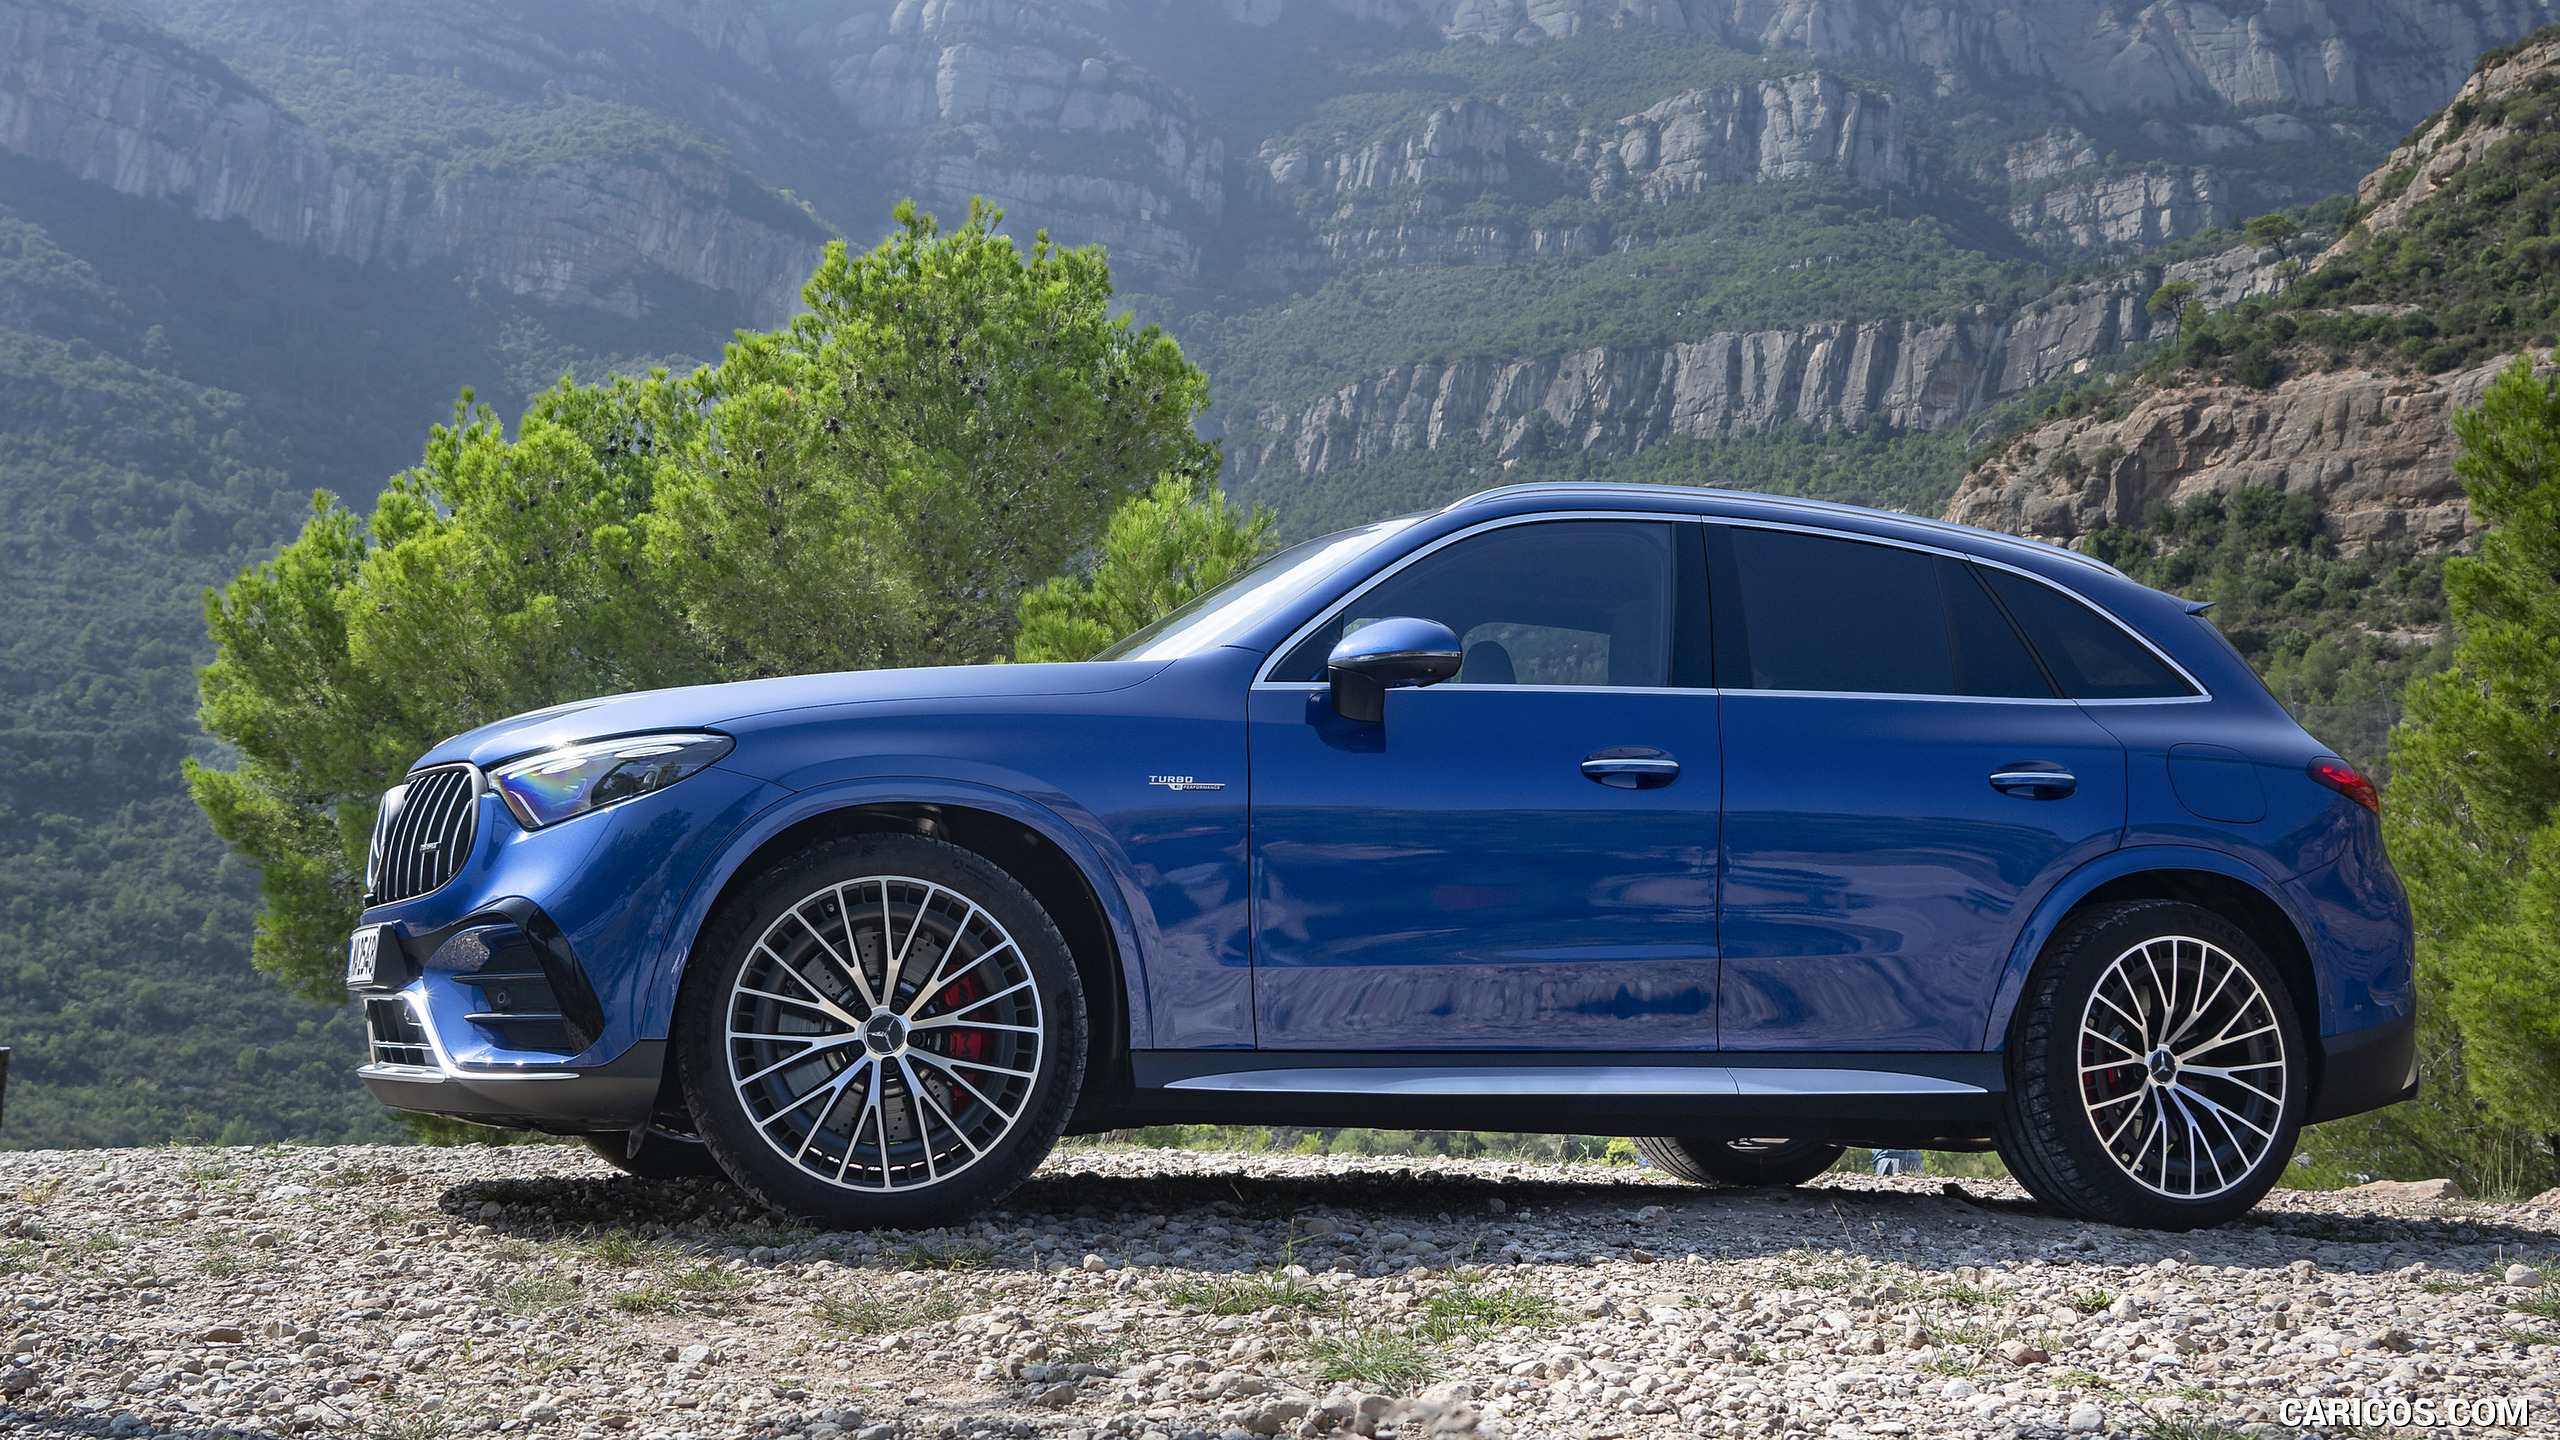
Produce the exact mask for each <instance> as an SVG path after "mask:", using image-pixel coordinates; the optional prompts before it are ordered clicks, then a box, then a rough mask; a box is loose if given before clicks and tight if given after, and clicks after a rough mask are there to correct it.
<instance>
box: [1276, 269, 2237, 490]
mask: <svg viewBox="0 0 2560 1440" xmlns="http://www.w3.org/2000/svg"><path fill="white" fill-rule="evenodd" d="M2172 279H2176V280H2187V281H2191V282H2193V283H2194V284H2195V285H2196V286H2197V298H2198V300H2199V301H2200V302H2201V303H2203V304H2204V305H2206V306H2207V307H2208V308H2210V309H2220V308H2222V307H2224V306H2228V305H2233V304H2237V303H2239V302H2240V301H2241V300H2244V299H2247V298H2248V297H2250V296H2252V295H2263V294H2266V293H2267V292H2268V291H2269V290H2271V289H2272V288H2273V287H2274V286H2275V284H2276V283H2277V276H2276V271H2275V269H2274V267H2273V266H2268V265H2261V264H2260V263H2259V262H2258V252H2257V251H2256V250H2255V249H2254V248H2252V249H2242V250H2234V251H2229V252H2226V253H2223V254H2220V255H2213V256H2206V257H2202V258H2199V259H2195V260H2189V261H2182V262H2180V263H2178V264H2176V265H2172V266H2168V267H2164V268H2151V269H2133V270H2128V271H2124V272H2121V273H2119V274H2118V275H2117V276H2115V277H2114V278H2113V279H2111V280H2109V281H2107V282H2106V283H2103V284H2097V285H2088V286H2074V287H2070V288H2067V289H2064V290H2062V291H2059V292H2057V293H2056V294H2054V295H2052V296H2049V297H2047V298H2046V299H2044V300H2042V301H2039V302H2037V303H2035V304H2033V305H2029V306H2025V307H2022V308H2020V309H2019V310H2017V311H2014V312H2010V311H2003V310H1999V309H1996V308H1993V307H1988V306H1985V307H1981V308H1978V309H1976V310H1974V311H1972V312H1969V313H1967V314H1965V315H1963V316H1961V317H1959V318H1956V319H1952V320H1947V321H1942V322H1939V323H1935V324H1923V323H1919V322H1915V321H1908V320H1873V321H1866V322H1859V323H1852V322H1845V321H1844V322H1838V323H1833V324H1824V325H1810V326H1805V327H1802V328H1799V329H1792V330H1758V331H1745V332H1737V333H1724V334H1714V335H1708V336H1705V337H1703V338H1701V339H1697V340H1691V341H1683V342H1681V343H1678V344H1674V345H1666V346H1658V347H1646V348H1599V349H1590V350H1580V351H1564V352H1558V353H1554V354H1547V355H1539V356H1533V357H1527V358H1521V359H1499V358H1490V357H1475V358H1468V359H1463V360H1454V361H1429V362H1420V363H1416V364H1411V365H1399V366H1396V367H1393V368H1392V369H1388V370H1385V371H1382V372H1380V373H1378V374H1375V375H1371V376H1367V377H1365V378H1363V379H1361V380H1358V381H1355V382H1353V383H1352V384H1349V385H1345V386H1343V387H1341V388H1340V389H1338V390H1336V391H1334V392H1333V393H1332V394H1329V395H1326V396H1323V397H1321V398H1319V399H1317V400H1315V401H1313V402H1310V403H1307V404H1302V405H1271V406H1264V407H1261V408H1259V409H1258V410H1255V411H1253V412H1251V413H1249V414H1240V415H1231V416H1229V417H1228V419H1227V422H1226V423H1227V427H1228V435H1227V440H1226V451H1227V457H1228V462H1229V472H1230V475H1231V477H1232V478H1233V479H1234V480H1236V481H1237V482H1239V483H1243V484H1248V485H1249V484H1252V483H1255V482H1263V483H1269V482H1274V481H1284V480H1285V479H1286V478H1287V477H1289V476H1292V475H1300V474H1314V473H1318V472H1321V471H1326V470H1333V469H1338V468H1340V467H1343V466H1346V465H1357V464H1361V463H1363V462H1366V461H1370V460H1376V459H1380V458H1382V457H1384V456H1386V455H1389V454H1392V453H1394V452H1396V451H1399V450H1412V449H1431V448H1436V447H1437V446H1439V445H1442V444H1444V443H1446V442H1447V441H1449V440H1450V439H1452V438H1454V437H1456V436H1458V435H1461V434H1472V435H1475V436H1477V437H1479V438H1481V439H1484V440H1487V441H1490V442H1492V443H1494V444H1495V445H1496V446H1497V448H1498V450H1499V452H1500V453H1501V454H1502V456H1503V457H1504V458H1509V457H1510V456H1511V455H1512V454H1514V453H1517V451H1518V450H1519V449H1520V447H1522V446H1523V445H1525V444H1527V443H1529V442H1530V440H1531V438H1532V437H1533V436H1536V437H1538V438H1539V439H1540V442H1541V443H1546V444H1562V445H1564V446H1566V447H1568V448H1574V449H1580V450H1585V451H1589V452H1592V453H1594V454H1602V455H1623V454H1631V453H1633V452H1636V451H1639V450H1642V449H1643V448H1644V447H1646V446H1647V445H1650V444H1654V443H1657V442H1659V441H1661V440H1663V439H1665V438H1668V437H1671V436H1686V437H1689V438H1693V439H1712V438H1716V437H1719V436H1727V435H1737V434H1751V433H1755V432H1759V431H1764V430H1767V429H1769V428H1770V427H1772V426H1775V425H1779V424H1783V423H1785V422H1788V421H1793V420H1805V421H1813V422H1816V423H1821V424H1839V425H1852V426H1855V425H1864V424H1868V423H1870V422H1875V421H1881V422H1884V423H1887V424H1890V425H1893V426H1896V427H1900V428H1904V429H1916V430H1940V429H1945V428H1948V427H1950V426H1954V425H1960V424H1962V423H1964V422H1965V421H1967V420H1970V419H1972V418H1973V417H1975V416H1977V415H1979V414H1981V413H1982V411H1983V410H1984V409H1986V408H1987V407H1989V406H1991V405H1993V404H1996V403H1998V402H1999V401H2000V400H2002V399H2004V398H2006V397H2008V396H2011V395H2014V394H2017V393H2018V392H2020V391H2023V390H2026V389H2029V388H2031V387H2033V386H2035V385H2038V384H2041V383H2043V382H2044V381H2046V380H2050V379H2052V378H2054V377H2055V376H2058V375H2063V374H2066V373H2071V372H2074V371H2081V370H2086V369H2087V368H2088V366H2089V363H2090V362H2091V361H2093V360H2095V359H2097V358H2099V357H2102V356H2107V355H2112V354H2115V353H2116V352H2118V351H2120V350H2122V349H2124V347H2126V346H2127V345H2131V344H2135V343H2138V342H2140V341H2143V340H2147V339H2150V338H2152V327H2153V324H2154V321H2153V318H2152V317H2151V315H2150V314H2149V313H2148V312H2147V311H2146V310H2145V308H2144V303H2145V302H2146V301H2147V300H2148V299H2149V297H2150V295H2151V292H2152V291H2153V290H2155V289H2157V288H2158V287H2159V285H2160V284H2161V282H2163V281H2164V280H2172ZM1247 493H1250V492H1249V491H1248V492H1247Z"/></svg>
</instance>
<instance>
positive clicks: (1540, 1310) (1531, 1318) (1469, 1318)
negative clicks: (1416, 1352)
mask: <svg viewBox="0 0 2560 1440" xmlns="http://www.w3.org/2000/svg"><path fill="white" fill-rule="evenodd" d="M1564 1319H1565V1312H1564V1307H1563V1306H1561V1305H1558V1304H1557V1303H1556V1302H1555V1301H1554V1300H1552V1299H1550V1298H1549V1297H1548V1296H1546V1295H1544V1294H1541V1293H1540V1292H1538V1291H1535V1290H1531V1289H1528V1288H1526V1287H1525V1286H1520V1285H1504V1286H1500V1287H1485V1286H1479V1285H1473V1284H1469V1285H1462V1286H1458V1287H1456V1288H1453V1289H1451V1290H1450V1291H1448V1292H1447V1293H1446V1294H1441V1295H1435V1296H1433V1297H1431V1300H1430V1301H1429V1303H1428V1304H1426V1305H1425V1306H1424V1307H1423V1321H1422V1324H1421V1326H1420V1327H1419V1328H1420V1329H1421V1330H1422V1331H1423V1333H1425V1334H1426V1335H1428V1336H1429V1337H1430V1338H1431V1339H1433V1340H1436V1341H1439V1342H1441V1343H1443V1344H1446V1343H1448V1342H1450V1341H1455V1340H1477V1339H1482V1338H1483V1337H1485V1336H1487V1335H1492V1334H1495V1333H1497V1332H1500V1331H1503V1330H1508V1329H1510V1328H1511V1327H1513V1326H1515V1325H1525V1326H1527V1327H1529V1328H1530V1329H1532V1330H1546V1329H1552V1328H1553V1327H1555V1326H1557V1325H1560V1324H1562V1323H1564Z"/></svg>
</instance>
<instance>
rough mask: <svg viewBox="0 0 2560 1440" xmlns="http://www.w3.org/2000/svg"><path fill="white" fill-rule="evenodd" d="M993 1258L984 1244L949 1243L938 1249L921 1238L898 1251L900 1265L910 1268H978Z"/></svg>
mask: <svg viewBox="0 0 2560 1440" xmlns="http://www.w3.org/2000/svg"><path fill="white" fill-rule="evenodd" d="M993 1258H994V1255H993V1252H991V1251H989V1250H988V1249H987V1248H986V1247H985V1246H983V1245H947V1246H944V1247H943V1248H941V1249H939V1250H937V1249H935V1248H934V1247H932V1246H930V1245H927V1244H925V1243H924V1242H923V1241H921V1240H918V1241H911V1242H909V1243H908V1244H907V1245H905V1246H904V1247H902V1248H901V1249H900V1251H899V1253H898V1259H899V1264H900V1267H901V1268H903V1269H908V1270H941V1271H962V1270H978V1269H983V1268H985V1266H986V1263H987V1262H988V1261H989V1260H991V1259H993Z"/></svg>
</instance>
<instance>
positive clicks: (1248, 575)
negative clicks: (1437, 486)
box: [1093, 514, 1422, 660]
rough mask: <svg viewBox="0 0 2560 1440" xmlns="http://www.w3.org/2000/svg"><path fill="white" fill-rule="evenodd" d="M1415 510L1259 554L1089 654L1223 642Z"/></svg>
mask: <svg viewBox="0 0 2560 1440" xmlns="http://www.w3.org/2000/svg"><path fill="white" fill-rule="evenodd" d="M1421 518H1422V516H1421V515H1419V514H1414V515H1399V516H1397V517H1396V518H1395V519H1393V520H1381V521H1379V522H1378V523H1377V524H1375V525H1362V526H1360V527H1358V528H1356V529H1351V530H1337V531H1335V532H1334V533H1333V534H1331V535H1321V536H1318V537H1317V538H1315V539H1313V540H1309V541H1306V542H1304V543H1303V544H1298V545H1292V546H1290V547H1289V548H1288V549H1286V550H1282V551H1279V552H1278V553H1276V554H1273V555H1269V556H1266V557H1264V558H1263V559H1262V560H1260V561H1259V562H1257V563H1256V564H1255V565H1254V566H1253V567H1252V568H1251V569H1249V570H1247V571H1245V572H1244V573H1243V574H1241V575H1238V576H1237V577H1236V578H1234V579H1233V580H1230V581H1228V582H1227V583H1226V584H1224V585H1221V586H1219V587H1218V588H1217V589H1215V590H1211V591H1209V592H1208V593H1206V594H1204V595H1201V596H1199V597H1197V598H1195V599H1194V600H1192V602H1191V603H1190V604H1188V605H1185V606H1183V607H1182V608H1181V609H1179V610H1176V611H1174V612H1173V613H1172V614H1170V615H1167V616H1166V617H1164V618H1163V619H1161V620H1158V621H1157V622H1156V623H1154V624H1153V625H1149V626H1147V627H1146V628H1145V629H1143V630H1140V631H1139V632H1138V633H1136V634H1134V635H1132V636H1130V637H1129V638H1127V639H1125V640H1123V641H1121V642H1120V643H1119V644H1117V645H1114V646H1112V647H1110V648H1109V649H1107V650H1104V651H1103V652H1102V653H1101V654H1099V655H1096V656H1094V657H1093V658H1094V659H1096V660H1179V659H1181V658H1182V657H1183V656H1185V655H1197V654H1199V653H1200V652H1201V651H1203V650H1209V649H1214V648H1215V647H1217V646H1220V645H1223V644H1225V643H1227V642H1228V641H1229V640H1231V639H1233V638H1235V637H1236V636H1237V635H1239V634H1241V633H1243V632H1244V631H1246V630H1248V629H1251V628H1252V627H1253V625H1254V624H1255V623H1256V622H1258V621H1261V620H1263V619H1265V618H1266V617H1268V616H1269V615H1270V614H1271V612H1273V611H1274V610H1277V609H1279V608H1280V607H1281V606H1283V605H1286V604H1288V603H1290V602H1291V601H1293V600H1296V599H1297V598H1298V597H1299V596H1301V595H1304V594H1306V593H1307V592H1308V591H1309V590H1312V589H1314V588H1315V587H1316V586H1317V585H1319V584H1321V583H1323V582H1324V580H1325V579H1326V578H1328V577H1329V576H1331V575H1332V574H1333V573H1334V572H1335V571H1337V570H1340V569H1341V568H1342V567H1343V566H1344V565H1345V564H1347V563H1349V562H1350V561H1351V559H1352V558H1353V557H1354V556H1357V555H1360V554H1363V553H1365V552H1366V551H1367V550H1368V549H1369V548H1370V547H1371V546H1373V545H1376V544H1377V543H1378V542H1379V541H1381V540H1384V539H1386V538H1387V537H1388V536H1390V535H1393V534H1395V533H1396V532H1397V531H1399V530H1402V529H1403V528H1405V527H1406V526H1408V525H1410V524H1412V523H1413V522H1414V521H1416V520H1419V519H1421Z"/></svg>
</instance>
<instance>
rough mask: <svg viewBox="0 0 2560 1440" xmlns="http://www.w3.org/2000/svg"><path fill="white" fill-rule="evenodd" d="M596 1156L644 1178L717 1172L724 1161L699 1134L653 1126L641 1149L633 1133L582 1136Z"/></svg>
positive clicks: (641, 1142) (688, 1177) (663, 1177)
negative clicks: (634, 1143) (635, 1144)
mask: <svg viewBox="0 0 2560 1440" xmlns="http://www.w3.org/2000/svg"><path fill="white" fill-rule="evenodd" d="M578 1138H579V1140H581V1141H582V1142H584V1143H585V1145H586V1147H587V1148H588V1149H589V1150H592V1151H594V1152H595V1154H596V1158H598V1159H600V1160H602V1161H604V1163H606V1164H607V1165H610V1166H612V1167H613V1168H614V1169H616V1170H619V1171H621V1172H622V1173H623V1174H625V1175H637V1176H639V1177H640V1178H641V1179H643V1180H689V1179H692V1178H693V1177H695V1176H697V1175H717V1174H719V1173H720V1162H719V1161H717V1160H714V1159H712V1158H711V1147H709V1146H707V1145H705V1144H703V1143H702V1140H701V1138H700V1137H698V1136H693V1135H679V1134H677V1133H676V1132H674V1131H673V1130H668V1129H664V1128H662V1127H660V1126H656V1125H652V1126H650V1127H649V1128H648V1130H647V1132H646V1133H644V1134H642V1135H641V1137H640V1145H639V1148H638V1149H636V1150H635V1149H633V1148H632V1145H631V1132H629V1131H627V1130H616V1131H612V1132H610V1133H608V1134H603V1135H581V1136H579V1137H578Z"/></svg>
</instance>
